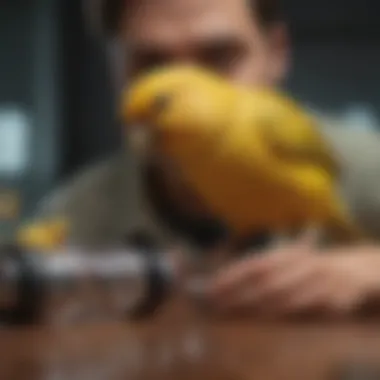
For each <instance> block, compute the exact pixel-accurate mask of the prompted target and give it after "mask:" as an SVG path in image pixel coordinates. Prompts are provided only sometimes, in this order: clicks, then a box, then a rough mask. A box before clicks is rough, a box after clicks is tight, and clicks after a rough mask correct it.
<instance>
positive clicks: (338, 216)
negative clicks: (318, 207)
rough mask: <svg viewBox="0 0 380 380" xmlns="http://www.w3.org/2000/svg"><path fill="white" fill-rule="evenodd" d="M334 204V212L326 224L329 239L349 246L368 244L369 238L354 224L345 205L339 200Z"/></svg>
mask: <svg viewBox="0 0 380 380" xmlns="http://www.w3.org/2000/svg"><path fill="white" fill-rule="evenodd" d="M334 204H335V206H334V210H333V212H332V213H331V217H330V219H329V220H328V223H327V230H328V232H329V233H328V235H329V237H330V239H331V240H332V241H334V242H339V243H350V244H356V243H361V242H369V241H370V240H371V238H370V237H369V236H368V235H367V234H366V233H365V232H364V231H363V230H362V229H361V228H360V226H359V225H358V224H357V223H356V222H355V220H354V218H353V217H352V215H351V213H350V212H349V210H348V208H347V207H346V205H345V204H343V202H342V201H341V200H339V199H338V201H337V202H334Z"/></svg>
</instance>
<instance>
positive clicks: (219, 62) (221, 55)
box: [202, 46, 243, 70]
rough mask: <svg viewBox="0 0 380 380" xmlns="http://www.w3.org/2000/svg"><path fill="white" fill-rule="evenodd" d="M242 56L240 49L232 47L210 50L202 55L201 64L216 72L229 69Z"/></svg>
mask: <svg viewBox="0 0 380 380" xmlns="http://www.w3.org/2000/svg"><path fill="white" fill-rule="evenodd" d="M242 56H243V51H242V49H239V48H238V47H232V46H220V47H214V48H210V49H208V50H207V51H205V52H204V53H203V56H202V61H203V64H204V65H206V66H209V67H210V68H213V69H217V70H226V69H228V68H230V67H231V66H232V65H233V64H234V63H235V62H236V61H237V60H239V59H240V58H241V57H242Z"/></svg>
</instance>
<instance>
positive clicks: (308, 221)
mask: <svg viewBox="0 0 380 380" xmlns="http://www.w3.org/2000/svg"><path fill="white" fill-rule="evenodd" d="M122 114H123V118H124V120H125V121H126V125H127V126H128V128H130V130H131V132H132V130H136V131H137V130H139V129H145V131H148V132H149V136H150V144H151V145H150V149H151V150H152V152H155V154H156V155H157V156H159V157H164V158H165V160H167V162H169V163H170V164H171V167H175V168H176V169H177V170H178V171H179V173H180V175H181V178H183V179H185V180H186V181H187V183H188V185H189V186H191V187H192V189H193V190H194V191H196V192H197V193H198V195H199V196H200V197H201V198H202V199H203V201H204V202H205V204H206V205H208V206H209V209H210V210H212V211H213V213H214V216H216V217H218V218H219V219H220V220H221V221H222V222H224V223H225V225H226V226H227V227H228V229H229V230H230V232H231V236H233V237H235V238H244V237H248V236H250V235H252V234H254V233H257V232H262V231H271V232H279V233H281V234H283V233H287V232H288V231H293V230H294V229H297V230H300V229H304V228H308V227H310V226H313V227H316V226H318V227H320V228H321V229H322V230H324V231H327V232H328V233H331V234H333V235H334V237H333V239H334V238H335V239H339V240H357V239H358V238H361V237H362V233H361V231H359V228H357V226H356V225H355V224H354V222H353V220H352V218H351V216H350V214H349V212H348V209H347V208H346V205H345V203H344V201H343V200H342V198H341V197H340V196H339V193H338V191H337V185H338V181H339V167H338V164H337V163H336V160H335V157H334V152H332V151H331V150H330V147H329V144H328V142H327V141H325V139H324V138H323V136H322V134H320V133H319V130H318V126H317V125H316V122H315V120H314V119H313V118H312V117H311V116H309V114H308V113H307V112H305V111H304V110H303V109H302V108H301V107H299V106H298V104H297V103H296V102H295V101H294V100H292V99H290V98H288V97H287V96H285V95H284V94H281V93H279V92H277V91H275V90H271V89H268V88H257V89H256V90H252V89H248V88H245V87H243V86H238V85H234V84H232V83H230V82H228V81H227V80H225V79H223V78H222V77H220V76H218V75H216V74H212V73H210V72H208V71H206V70H204V69H202V68H199V67H195V66H184V65H176V66H170V67H169V66H168V67H165V68H161V69H157V70H155V71H152V72H150V73H147V74H145V75H144V76H141V77H140V78H138V79H137V80H136V81H135V82H134V83H132V84H131V86H130V87H129V88H127V89H126V90H125V93H124V95H123V97H122Z"/></svg>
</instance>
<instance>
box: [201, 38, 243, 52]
mask: <svg viewBox="0 0 380 380" xmlns="http://www.w3.org/2000/svg"><path fill="white" fill-rule="evenodd" d="M241 45H243V41H242V40H241V39H240V38H239V37H238V36H235V35H222V36H212V37H208V38H203V39H200V40H199V42H198V45H197V46H198V47H200V48H201V49H202V50H208V49H210V48H212V49H217V48H225V47H235V46H241Z"/></svg>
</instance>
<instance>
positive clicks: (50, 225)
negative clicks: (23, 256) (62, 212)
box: [16, 219, 68, 252]
mask: <svg viewBox="0 0 380 380" xmlns="http://www.w3.org/2000/svg"><path fill="white" fill-rule="evenodd" d="M67 234H68V223H67V222H66V220H64V219H53V220H42V221H37V222H34V223H31V224H27V225H25V226H23V227H21V228H20V229H19V230H18V231H17V236H16V241H17V243H18V244H20V245H21V246H22V247H24V248H26V249H29V250H37V251H40V252H54V251H55V250H56V249H57V248H60V247H62V246H63V244H64V243H65V242H66V238H67Z"/></svg>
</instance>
